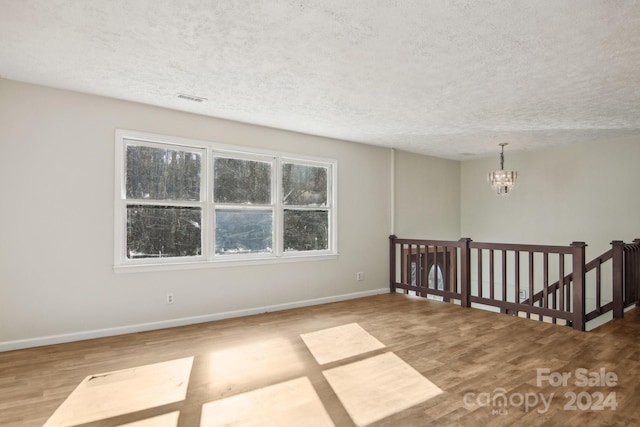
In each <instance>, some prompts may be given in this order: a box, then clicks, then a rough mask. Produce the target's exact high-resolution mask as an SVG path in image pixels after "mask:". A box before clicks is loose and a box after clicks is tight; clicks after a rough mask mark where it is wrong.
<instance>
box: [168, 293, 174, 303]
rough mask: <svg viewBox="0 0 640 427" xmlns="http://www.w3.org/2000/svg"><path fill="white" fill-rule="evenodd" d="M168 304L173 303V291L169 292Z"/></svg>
mask: <svg viewBox="0 0 640 427" xmlns="http://www.w3.org/2000/svg"><path fill="white" fill-rule="evenodd" d="M167 304H173V294H172V293H168V294H167Z"/></svg>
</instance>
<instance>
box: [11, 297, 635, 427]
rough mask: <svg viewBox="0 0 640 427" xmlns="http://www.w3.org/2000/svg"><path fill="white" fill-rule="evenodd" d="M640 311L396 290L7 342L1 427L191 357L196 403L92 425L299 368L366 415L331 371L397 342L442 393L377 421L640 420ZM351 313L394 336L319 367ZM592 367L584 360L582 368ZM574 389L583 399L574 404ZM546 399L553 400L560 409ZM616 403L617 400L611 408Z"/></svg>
mask: <svg viewBox="0 0 640 427" xmlns="http://www.w3.org/2000/svg"><path fill="white" fill-rule="evenodd" d="M639 311H640V310H638V309H635V310H633V311H631V312H628V313H627V314H626V318H625V319H623V320H615V321H613V322H610V323H608V324H606V325H604V326H602V327H600V328H598V329H596V330H595V331H592V332H578V331H575V330H573V329H571V328H568V327H565V326H558V325H551V324H546V323H542V322H536V321H533V320H527V319H521V318H517V317H510V316H507V315H500V314H495V313H489V312H485V311H481V310H475V309H462V308H460V307H457V306H454V305H451V304H447V303H440V302H436V301H429V300H426V299H422V298H417V297H409V296H405V295H402V294H393V295H390V294H387V295H379V296H374V297H368V298H362V299H357V300H351V301H344V302H339V303H333V304H327V305H322V306H314V307H307V308H301V309H294V310H288V311H283V312H277V313H266V314H262V315H257V316H250V317H244V318H238V319H230V320H224V321H218V322H211V323H205V324H199V325H193V326H187V327H181V328H173V329H166V330H160V331H151V332H144V333H137V334H130V335H122V336H118V337H110V338H102V339H96V340H88V341H83V342H76V343H69V344H61V345H53V346H47V347H40V348H34V349H26V350H19V351H12V352H5V353H0V426H21V427H22V426H42V425H43V424H44V423H45V422H46V421H47V419H48V418H49V417H50V416H51V415H52V414H53V413H54V412H55V411H56V409H57V408H58V407H59V406H60V405H61V404H62V403H63V401H64V400H65V399H66V398H67V397H68V396H69V395H70V394H71V392H72V391H73V390H74V389H75V388H76V387H77V386H78V385H79V384H80V383H81V382H82V381H83V380H84V379H85V378H86V377H87V376H89V375H96V374H99V373H104V372H110V371H117V370H122V369H129V368H133V367H138V366H143V365H149V364H155V363H160V362H166V361H170V360H176V359H181V358H189V357H193V366H192V369H191V375H190V380H189V385H188V389H187V392H186V398H185V399H184V400H182V401H179V402H175V403H170V404H164V405H162V406H159V407H154V408H150V409H144V410H141V411H137V412H134V413H128V414H124V415H117V416H114V417H111V418H108V419H102V420H99V421H95V422H91V423H87V424H84V426H87V427H88V426H92V427H93V426H116V425H122V424H126V423H131V422H135V421H139V420H143V419H149V418H151V417H154V416H159V415H163V414H170V413H173V414H175V412H176V411H179V422H178V425H179V426H180V427H183V426H199V425H200V422H201V414H202V412H203V406H204V407H206V405H207V404H210V403H211V402H214V401H219V400H221V399H223V398H226V397H231V396H236V395H239V394H240V393H248V392H252V391H256V390H263V389H267V390H269V387H271V386H274V385H276V384H282V383H286V382H288V381H291V380H294V379H297V378H301V377H306V378H308V379H309V381H310V383H311V384H312V388H311V394H313V390H315V393H317V398H319V400H320V402H321V405H320V410H321V407H322V406H324V408H325V410H326V413H327V414H328V415H329V417H330V420H331V421H332V422H333V423H334V424H335V425H336V426H354V425H355V424H354V422H353V420H352V418H351V416H350V415H349V413H348V412H347V409H345V406H344V405H343V403H342V402H341V400H340V397H339V396H338V395H337V394H336V392H335V391H334V389H333V388H332V386H331V385H330V383H329V382H328V381H327V378H326V376H325V375H324V374H323V373H324V372H325V371H327V370H331V369H334V368H339V367H343V366H345V365H347V364H349V363H352V362H358V361H364V360H371V359H372V358H375V357H376V356H380V355H383V354H387V353H393V354H394V356H393V358H394V360H395V359H398V358H399V360H400V361H401V363H402V362H406V364H408V365H409V366H410V367H412V368H413V369H414V370H416V371H418V372H419V373H420V374H422V376H424V378H426V379H427V380H428V381H429V382H431V383H433V384H434V385H435V386H436V387H437V388H439V389H440V390H441V391H442V392H441V393H440V394H437V395H435V397H432V398H430V399H428V400H426V401H422V402H421V403H418V404H415V405H414V406H411V407H410V408H408V409H404V410H402V411H400V412H396V413H393V414H391V415H389V416H387V417H386V418H383V419H381V420H379V421H376V422H374V423H373V424H371V425H372V426H377V427H379V426H434V425H435V426H449V425H451V426H485V425H496V426H513V425H522V426H547V425H558V426H560V425H562V426H616V425H619V426H634V425H640V369H639V368H640V341H639V338H640V314H639ZM352 323H357V324H358V325H359V326H360V327H361V328H362V329H364V330H365V331H366V332H367V333H368V334H370V335H371V336H372V337H374V338H375V339H377V340H378V341H380V342H381V343H382V344H384V347H383V348H375V349H373V350H371V351H367V352H366V353H364V354H360V355H357V356H353V357H349V358H348V359H345V360H340V361H335V362H330V363H326V364H323V365H321V364H319V363H318V362H317V361H316V359H315V358H314V357H313V355H312V354H311V352H310V351H309V348H307V346H306V345H305V342H304V340H303V339H302V338H301V337H300V335H301V334H310V333H313V332H316V331H320V330H324V329H328V328H334V327H337V326H341V325H348V324H352ZM396 356H397V357H396ZM545 368H546V369H548V373H549V374H550V375H552V378H553V379H555V376H554V374H557V376H559V375H565V376H567V375H570V377H569V378H568V379H567V381H566V383H567V384H566V385H560V386H554V385H553V384H551V383H550V382H549V381H548V380H546V377H545V379H542V380H541V381H539V380H540V378H538V377H539V375H538V369H545ZM581 368H582V369H584V371H577V370H578V369H581ZM341 369H342V368H341ZM603 370H604V372H605V375H606V373H607V372H609V373H612V374H615V376H616V377H617V381H615V385H612V383H611V378H612V377H611V375H610V376H609V378H608V379H609V380H610V383H609V385H598V384H592V385H591V386H589V385H582V384H581V383H580V380H581V376H580V374H581V373H585V374H588V376H589V378H591V377H593V379H594V380H595V378H596V376H599V375H600V373H601V372H602V371H603ZM336 372H340V369H338V370H336ZM306 389H309V387H307V388H306ZM306 389H305V390H306ZM501 393H502V394H503V396H501ZM572 393H573V394H575V396H576V397H577V398H578V400H577V402H575V404H574V405H572ZM599 393H601V394H602V396H603V398H606V397H607V396H610V397H609V400H602V402H600V403H603V404H604V405H603V406H605V407H604V409H603V410H595V409H597V406H598V403H599V402H598V401H599V400H601V399H600V394H599ZM612 393H615V400H614V399H613V397H614V395H613V394H612ZM372 396H377V394H375V393H374V394H372ZM534 396H535V399H536V401H537V403H536V401H534ZM395 397H397V396H393V395H392V394H391V393H390V394H389V396H388V398H387V399H380V398H379V397H378V398H377V399H379V401H376V402H373V403H374V404H375V405H380V406H383V405H389V404H390V402H391V401H393V400H394V398H395ZM501 397H506V405H503V406H498V404H499V403H502V402H503V400H502V399H501ZM494 398H495V399H494ZM542 398H543V399H545V401H549V399H551V403H550V405H549V407H548V410H545V409H546V407H545V406H544V404H543V403H542V401H541V400H540V399H542ZM316 400H317V399H316ZM526 401H528V402H529V405H530V408H528V411H527V410H526V409H527V408H525V402H526ZM614 402H615V403H616V404H617V407H616V408H615V410H613V409H612V408H611V404H612V403H614ZM534 403H536V404H535V405H534ZM216 405H217V404H216ZM594 405H595V406H594ZM216 407H217V406H216ZM573 408H575V410H572V409H573ZM587 408H591V410H588V409H587ZM316 409H318V408H317V405H316ZM213 416H215V414H214V415H213ZM149 425H153V423H151V424H149ZM158 425H160V424H158Z"/></svg>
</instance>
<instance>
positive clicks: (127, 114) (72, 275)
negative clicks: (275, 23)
mask: <svg viewBox="0 0 640 427" xmlns="http://www.w3.org/2000/svg"><path fill="white" fill-rule="evenodd" d="M116 128H124V129H132V130H140V131H147V132H153V133H158V134H164V135H171V136H179V137H185V138H194V139H202V140H209V141H216V142H221V143H226V144H235V145H244V146H249V147H258V148H265V149H270V150H277V151H285V152H292V153H299V154H306V155H317V156H322V157H329V158H335V159H337V160H338V174H339V177H338V180H339V185H338V198H339V199H338V209H339V211H338V215H339V218H338V222H339V236H338V245H339V253H340V254H339V257H338V259H334V260H325V261H316V262H298V263H286V264H271V265H260V266H249V267H247V266H244V267H224V268H220V267H218V268H210V269H198V270H180V271H163V272H152V273H140V272H139V273H114V271H113V268H112V264H113V227H114V224H113V211H114V206H113V200H114V131H115V129H116ZM0 129H1V131H2V140H1V144H2V145H1V147H2V151H1V155H2V167H0V182H1V183H2V184H1V186H0V200H2V209H0V227H1V228H0V236H1V237H0V263H1V267H2V268H1V269H0V350H3V349H4V350H6V349H10V348H18V347H25V346H30V345H37V344H43V343H48V342H60V341H67V340H73V339H78V338H83V337H91V336H100V335H106V334H112V333H120V332H127V331H131V330H141V329H149V328H154V327H160V326H171V325H174V324H181V323H189V322H191V321H201V320H207V319H214V318H218V317H225V316H228V315H239V314H243V313H250V312H255V311H261V310H262V311H264V307H268V308H270V309H273V308H285V307H289V306H295V305H304V304H308V303H312V302H323V301H330V300H334V299H340V298H342V296H344V295H350V296H359V295H366V294H371V293H376V292H381V291H385V290H386V289H387V286H388V285H387V283H388V279H387V276H388V273H387V265H388V261H387V260H388V255H387V248H388V244H387V241H388V240H387V238H388V235H389V234H390V228H391V227H390V221H391V218H390V215H391V206H390V204H391V203H390V191H391V189H390V182H391V176H390V173H391V163H390V150H388V149H383V148H379V147H373V146H367V145H363V144H355V143H348V142H344V141H337V140H331V139H326V138H319V137H314V136H309V135H303V134H297V133H292V132H286V131H280V130H275V129H269V128H264V127H259V126H252V125H247V124H241V123H236V122H230V121H225V120H218V119H212V118H208V117H204V116H198V115H194V114H187V113H180V112H176V111H171V110H166V109H161V108H155V107H151V106H146V105H141V104H135V103H130V102H125V101H118V100H113V99H108V98H101V97H96V96H90V95H84V94H79V93H74V92H68V91H62V90H56V89H51V88H46V87H40V86H34V85H28V84H23V83H18V82H13V81H9V80H2V79H0ZM357 271H364V272H365V280H364V281H360V282H358V281H356V280H355V276H356V272H357ZM167 292H173V293H174V295H175V303H174V304H173V305H170V306H169V305H166V303H165V295H166V293H167Z"/></svg>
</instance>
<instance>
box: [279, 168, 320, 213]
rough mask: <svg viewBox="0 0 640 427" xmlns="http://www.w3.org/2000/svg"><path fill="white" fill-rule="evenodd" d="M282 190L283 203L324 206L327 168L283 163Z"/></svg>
mask: <svg viewBox="0 0 640 427" xmlns="http://www.w3.org/2000/svg"><path fill="white" fill-rule="evenodd" d="M282 191H283V198H282V201H283V203H284V204H285V205H296V206H326V205H327V168H326V167H317V166H307V165H297V164H294V163H285V164H283V165H282Z"/></svg>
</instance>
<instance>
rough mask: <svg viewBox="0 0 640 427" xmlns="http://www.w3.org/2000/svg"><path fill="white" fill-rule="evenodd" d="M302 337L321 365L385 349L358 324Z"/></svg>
mask: <svg viewBox="0 0 640 427" xmlns="http://www.w3.org/2000/svg"><path fill="white" fill-rule="evenodd" d="M300 337H301V338H302V340H303V341H304V342H305V344H306V345H307V347H308V348H309V351H311V354H313V357H315V359H316V361H317V362H318V363H319V364H320V365H325V364H327V363H331V362H335V361H338V360H342V359H346V358H349V357H353V356H358V355H360V354H364V353H368V352H370V351H373V350H378V349H381V348H384V344H382V343H381V342H380V341H378V340H377V339H376V338H375V337H373V336H372V335H371V334H369V333H368V332H367V331H365V330H364V329H363V328H362V327H361V326H360V325H358V324H357V323H350V324H348V325H342V326H336V327H335V328H329V329H323V330H320V331H316V332H310V333H307V334H301V335H300Z"/></svg>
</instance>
